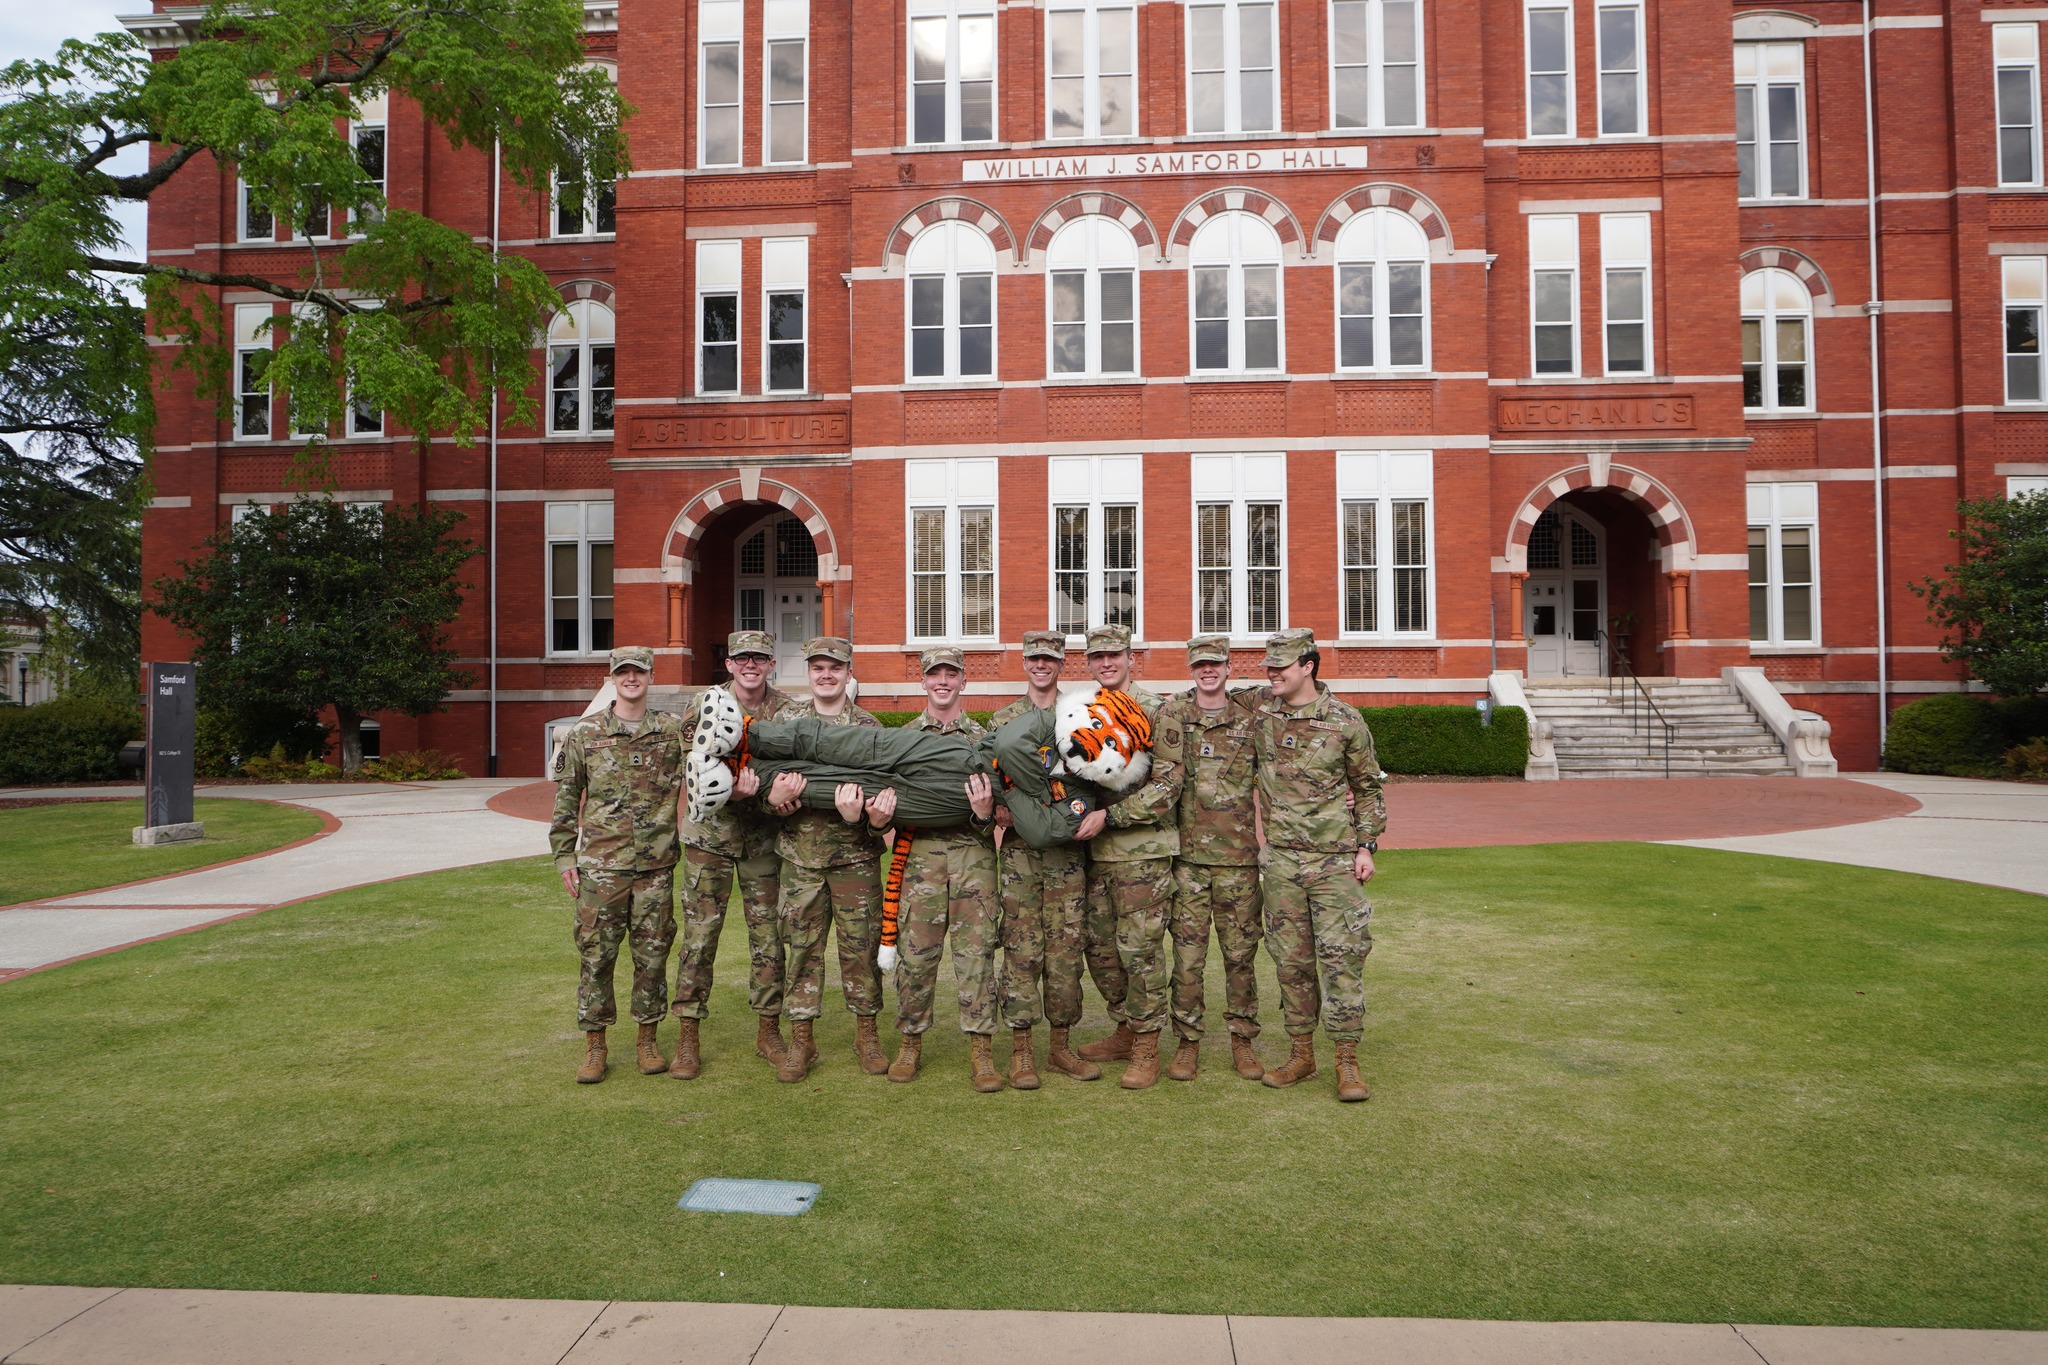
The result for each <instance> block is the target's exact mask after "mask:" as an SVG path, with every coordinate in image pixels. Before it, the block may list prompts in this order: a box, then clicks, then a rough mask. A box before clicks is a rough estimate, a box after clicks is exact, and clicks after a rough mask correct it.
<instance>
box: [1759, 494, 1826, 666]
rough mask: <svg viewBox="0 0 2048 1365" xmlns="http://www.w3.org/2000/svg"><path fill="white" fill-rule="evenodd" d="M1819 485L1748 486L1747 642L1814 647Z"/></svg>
mask: <svg viewBox="0 0 2048 1365" xmlns="http://www.w3.org/2000/svg"><path fill="white" fill-rule="evenodd" d="M1819 489H1820V485H1819V484H1813V483H1753V484H1751V485H1750V486H1749V638H1750V642H1751V643H1752V644H1760V645H1765V644H1768V645H1817V644H1819V643H1820V554H1819V544H1818V539H1817V537H1818V534H1819V524H1820V497H1819Z"/></svg>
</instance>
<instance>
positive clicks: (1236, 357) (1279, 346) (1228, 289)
mask: <svg viewBox="0 0 2048 1365" xmlns="http://www.w3.org/2000/svg"><path fill="white" fill-rule="evenodd" d="M1247 221H1248V222H1254V223H1257V224H1259V226H1260V227H1261V228H1262V229H1264V231H1265V232H1266V234H1267V235H1268V236H1269V237H1271V239H1272V243H1273V255H1272V257H1271V258H1270V259H1267V258H1265V257H1259V258H1257V259H1251V258H1249V257H1248V256H1247V255H1246V253H1245V250H1244V243H1243V239H1242V235H1241V234H1240V233H1239V232H1238V230H1237V229H1238V227H1239V226H1240V224H1241V223H1243V222H1247ZM1226 229H1228V231H1229V234H1230V238H1229V240H1230V250H1229V257H1228V259H1227V260H1224V261H1205V260H1198V259H1196V251H1195V249H1196V247H1197V245H1198V244H1199V243H1200V242H1201V241H1202V239H1203V237H1204V236H1205V235H1207V234H1209V233H1211V232H1216V231H1223V230H1226ZM1249 267H1262V268H1270V269H1271V270H1272V271H1273V314H1272V318H1271V321H1272V323H1273V329H1274V345H1273V351H1274V355H1273V363H1272V364H1271V365H1270V366H1267V365H1261V366H1258V367H1256V368H1254V367H1252V366H1249V365H1247V364H1246V363H1245V350H1246V335H1247V329H1248V328H1249V325H1250V324H1251V323H1252V322H1253V321H1259V322H1264V321H1266V320H1267V319H1266V317H1265V316H1264V315H1261V316H1260V317H1259V318H1257V319H1254V318H1252V317H1250V316H1249V315H1248V314H1247V313H1246V311H1245V271H1246V269H1247V268H1249ZM1215 269H1222V270H1224V271H1225V272H1226V274H1225V277H1224V278H1225V283H1224V290H1225V294H1224V310H1225V311H1224V315H1223V318H1222V321H1223V322H1224V323H1225V324H1226V326H1227V331H1226V341H1225V346H1224V350H1225V361H1226V363H1225V364H1223V365H1222V366H1207V367H1205V366H1203V365H1202V364H1201V344H1200V341H1199V338H1200V335H1201V325H1202V324H1203V323H1204V322H1215V321H1217V319H1216V318H1214V317H1213V316H1204V315H1202V314H1200V313H1199V312H1198V311H1197V310H1198V309H1199V307H1200V304H1199V302H1198V300H1199V296H1200V290H1199V287H1198V285H1197V283H1196V272H1197V271H1200V270H1215ZM1186 270H1187V281H1188V286H1187V287H1188V374H1189V375H1190V376H1196V377H1199V376H1201V375H1211V374H1261V375H1264V374H1279V375H1284V374H1286V373H1287V249H1286V246H1285V245H1284V244H1283V243H1282V242H1281V241H1280V234H1279V233H1278V232H1275V231H1274V230H1273V225H1272V224H1271V223H1269V222H1267V221H1266V220H1265V219H1264V218H1261V217H1259V215H1257V214H1255V213H1251V212H1249V211H1247V210H1244V209H1231V210H1228V211H1226V212H1223V213H1219V214H1217V215H1215V216H1214V217H1213V218H1210V219H1209V220H1208V221H1206V222H1204V223H1203V224H1202V225H1201V227H1199V228H1197V229H1195V235H1194V237H1193V239H1191V240H1190V241H1189V243H1188V251H1187V266H1186Z"/></svg>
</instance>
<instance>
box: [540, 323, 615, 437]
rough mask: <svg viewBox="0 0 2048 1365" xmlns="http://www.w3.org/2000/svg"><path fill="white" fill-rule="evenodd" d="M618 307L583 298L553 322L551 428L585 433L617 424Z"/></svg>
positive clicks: (554, 431) (550, 328) (550, 336)
mask: <svg viewBox="0 0 2048 1365" xmlns="http://www.w3.org/2000/svg"><path fill="white" fill-rule="evenodd" d="M612 343H613V328H612V310H611V309H609V308H607V307H605V306H604V305H603V304H601V303H599V302H598V301H597V300H595V299H578V300H576V302H574V303H572V304H570V305H569V306H568V307H567V308H565V309H563V310H562V311H561V312H559V313H557V314H555V320H554V322H552V323H550V324H549V326H548V431H549V433H550V434H551V435H555V436H584V435H588V434H590V433H591V432H596V431H610V430H611V429H612V356H613V344H612Z"/></svg>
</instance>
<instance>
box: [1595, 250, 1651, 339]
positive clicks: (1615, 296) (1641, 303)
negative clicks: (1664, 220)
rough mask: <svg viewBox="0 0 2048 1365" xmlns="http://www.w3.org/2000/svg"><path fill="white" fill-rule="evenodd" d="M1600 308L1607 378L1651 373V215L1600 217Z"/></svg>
mask: <svg viewBox="0 0 2048 1365" xmlns="http://www.w3.org/2000/svg"><path fill="white" fill-rule="evenodd" d="M1600 309H1601V315H1602V316H1601V322H1602V338H1601V339H1602V342H1603V344H1604V346H1605V348H1606V353H1607V373H1609V374H1648V373H1649V372H1650V368H1651V366H1650V215H1649V214H1647V213H1603V214H1601V215H1600Z"/></svg>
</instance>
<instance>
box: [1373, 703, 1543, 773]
mask: <svg viewBox="0 0 2048 1365" xmlns="http://www.w3.org/2000/svg"><path fill="white" fill-rule="evenodd" d="M1359 714H1360V715H1362V716H1364V717H1365V723H1366V724H1367V725H1369V726H1371V727H1372V738H1373V744H1374V747H1375V748H1376V749H1377V750H1378V752H1379V759H1380V766H1381V767H1382V768H1385V769H1386V770H1387V771H1388V772H1390V773H1403V774H1411V775H1429V776H1441V777H1520V776H1521V775H1522V770H1523V769H1524V768H1526V767H1527V766H1528V763H1529V717H1528V715H1527V713H1525V712H1524V711H1523V710H1522V709H1521V708H1520V707H1519V706H1503V707H1499V708H1496V709H1495V711H1494V713H1493V724H1492V725H1491V726H1486V725H1481V724H1480V723H1479V712H1478V711H1477V709H1475V708H1474V707H1472V706H1470V705H1445V706H1362V707H1360V708H1359Z"/></svg>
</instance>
